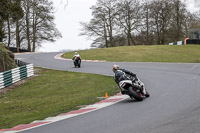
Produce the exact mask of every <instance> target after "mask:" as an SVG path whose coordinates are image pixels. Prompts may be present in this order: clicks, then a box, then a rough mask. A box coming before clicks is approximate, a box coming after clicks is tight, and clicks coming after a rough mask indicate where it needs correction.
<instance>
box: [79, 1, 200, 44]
mask: <svg viewBox="0 0 200 133" xmlns="http://www.w3.org/2000/svg"><path fill="white" fill-rule="evenodd" d="M91 10H92V19H91V20H90V21H89V22H80V24H81V26H82V29H81V33H80V35H83V36H87V37H88V39H91V40H93V43H92V44H91V46H92V47H115V46H131V45H153V44H158V45H164V44H167V43H169V42H174V41H180V40H184V39H185V38H186V37H187V36H188V29H189V28H191V27H198V26H200V25H199V22H200V19H199V16H200V15H199V13H191V12H190V11H188V10H187V8H186V4H185V3H183V2H182V1H181V0H97V3H96V5H94V6H92V7H91Z"/></svg>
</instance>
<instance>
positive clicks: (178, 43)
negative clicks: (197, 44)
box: [169, 41, 184, 45]
mask: <svg viewBox="0 0 200 133" xmlns="http://www.w3.org/2000/svg"><path fill="white" fill-rule="evenodd" d="M169 45H184V41H178V42H172V43H169Z"/></svg>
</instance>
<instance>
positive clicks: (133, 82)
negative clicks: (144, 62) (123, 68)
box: [119, 76, 145, 101]
mask: <svg viewBox="0 0 200 133" xmlns="http://www.w3.org/2000/svg"><path fill="white" fill-rule="evenodd" d="M128 78H129V80H122V81H120V82H119V87H120V90H121V93H122V94H126V95H129V96H130V98H131V99H132V98H134V99H135V100H137V101H142V100H143V99H144V94H143V91H142V88H144V87H145V86H144V84H143V83H142V82H141V81H140V79H139V78H137V76H136V77H132V76H129V77H128Z"/></svg>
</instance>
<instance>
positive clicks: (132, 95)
mask: <svg viewBox="0 0 200 133" xmlns="http://www.w3.org/2000/svg"><path fill="white" fill-rule="evenodd" d="M128 92H129V95H130V96H131V97H133V98H134V99H135V100H137V101H142V100H143V97H141V96H139V95H138V94H137V93H136V92H135V91H134V90H133V88H132V87H129V88H128Z"/></svg>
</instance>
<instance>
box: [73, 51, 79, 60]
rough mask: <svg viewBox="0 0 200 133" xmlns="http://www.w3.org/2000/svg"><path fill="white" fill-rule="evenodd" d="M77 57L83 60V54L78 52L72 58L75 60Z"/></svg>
mask: <svg viewBox="0 0 200 133" xmlns="http://www.w3.org/2000/svg"><path fill="white" fill-rule="evenodd" d="M77 57H78V58H80V62H81V56H80V55H79V54H78V52H75V53H74V56H73V58H72V60H74V61H75V60H76V58H77Z"/></svg>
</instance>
